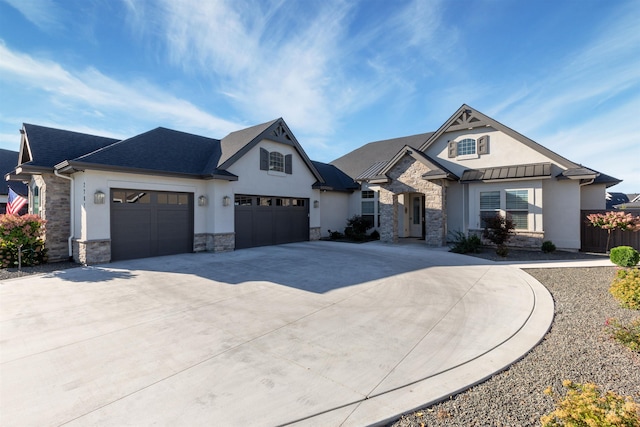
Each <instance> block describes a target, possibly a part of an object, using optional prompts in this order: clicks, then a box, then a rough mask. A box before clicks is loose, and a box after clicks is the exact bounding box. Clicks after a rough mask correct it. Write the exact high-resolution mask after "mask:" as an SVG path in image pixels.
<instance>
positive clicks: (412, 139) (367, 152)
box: [331, 132, 433, 179]
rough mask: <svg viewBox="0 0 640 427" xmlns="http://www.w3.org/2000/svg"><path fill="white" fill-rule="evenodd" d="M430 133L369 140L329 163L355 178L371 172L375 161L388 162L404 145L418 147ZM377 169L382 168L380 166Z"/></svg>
mask: <svg viewBox="0 0 640 427" xmlns="http://www.w3.org/2000/svg"><path fill="white" fill-rule="evenodd" d="M432 133H433V132H428V133H421V134H418V135H411V136H405V137H402V138H393V139H386V140H383V141H376V142H370V143H368V144H366V145H363V146H362V147H360V148H358V149H356V150H353V151H352V152H350V153H347V154H345V155H344V156H342V157H340V158H338V159H335V160H334V161H332V162H331V164H332V165H334V166H336V167H338V168H339V169H340V170H342V171H343V172H344V173H346V174H347V175H349V176H350V177H352V178H354V179H355V178H357V177H360V176H361V175H363V174H364V173H365V172H368V173H369V174H370V173H373V172H372V171H373V170H374V169H375V166H376V163H381V162H388V161H389V160H391V158H392V157H393V156H395V155H396V154H397V153H398V151H400V149H402V147H404V146H405V145H409V146H412V147H419V146H420V145H422V144H423V143H424V142H425V141H426V140H427V139H429V137H430V136H431V134H432ZM383 167H384V166H383ZM379 170H382V167H381V168H380V169H379Z"/></svg>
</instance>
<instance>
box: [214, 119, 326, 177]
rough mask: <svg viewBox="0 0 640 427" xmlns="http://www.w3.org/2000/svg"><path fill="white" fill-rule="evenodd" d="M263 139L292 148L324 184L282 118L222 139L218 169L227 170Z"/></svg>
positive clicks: (233, 133)
mask: <svg viewBox="0 0 640 427" xmlns="http://www.w3.org/2000/svg"><path fill="white" fill-rule="evenodd" d="M264 139H268V140H271V141H275V142H280V143H282V144H287V145H290V146H291V147H293V148H294V149H295V150H296V151H297V152H298V155H299V156H300V157H301V158H302V160H303V162H304V163H305V164H306V166H307V167H308V168H309V171H310V172H311V173H312V174H313V175H314V176H315V178H316V179H317V180H318V181H320V182H321V183H323V182H324V179H323V178H322V175H320V173H319V172H318V170H317V169H316V168H315V166H314V165H313V163H312V162H311V160H310V159H309V157H307V154H306V153H305V152H304V150H303V149H302V146H301V145H300V143H299V142H298V140H297V139H296V137H295V136H294V135H293V132H291V130H290V129H289V126H287V124H286V123H285V121H284V120H283V119H282V117H281V118H279V119H275V120H272V121H270V122H267V123H263V124H261V125H256V126H252V127H250V128H246V129H242V130H239V131H236V132H232V133H230V134H229V135H227V136H225V137H224V138H222V140H221V146H222V155H221V158H220V163H219V165H218V167H219V168H220V169H227V168H229V167H230V166H231V165H233V164H234V163H235V162H236V161H237V160H238V159H240V158H241V157H242V156H244V155H245V154H246V153H247V152H248V151H249V150H251V149H252V148H253V147H255V146H256V145H257V144H258V143H259V142H260V141H262V140H264Z"/></svg>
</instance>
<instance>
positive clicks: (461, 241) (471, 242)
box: [450, 230, 482, 254]
mask: <svg viewBox="0 0 640 427" xmlns="http://www.w3.org/2000/svg"><path fill="white" fill-rule="evenodd" d="M450 234H451V236H452V241H453V247H452V248H451V252H454V253H456V254H467V253H469V252H472V253H478V252H480V247H481V246H482V241H481V240H480V237H478V236H477V235H475V234H472V235H471V236H469V237H467V236H465V234H464V233H463V232H462V231H459V230H457V231H452V232H451V233H450Z"/></svg>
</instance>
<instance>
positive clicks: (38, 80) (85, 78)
mask: <svg viewBox="0 0 640 427" xmlns="http://www.w3.org/2000/svg"><path fill="white" fill-rule="evenodd" d="M0 77H2V79H3V80H4V81H9V80H11V81H15V82H19V83H21V84H22V85H24V86H26V87H28V88H31V89H36V90H42V91H44V92H46V93H47V94H48V95H49V97H50V99H49V100H48V101H49V102H51V103H53V104H57V105H58V106H61V107H64V106H68V105H69V104H71V106H70V110H71V111H70V114H76V115H77V114H78V111H88V112H89V113H91V114H93V115H96V116H98V117H99V116H100V115H103V116H106V115H109V114H111V115H117V116H122V115H128V116H131V117H136V118H138V119H139V120H140V121H142V120H146V121H152V122H158V121H160V122H161V123H162V124H163V125H166V126H179V127H180V128H181V129H185V128H188V129H199V130H205V131H208V132H210V133H211V134H212V135H215V136H220V135H226V133H228V132H231V131H233V130H237V129H238V128H241V127H242V125H239V124H237V123H233V122H230V121H228V120H225V119H221V118H219V117H216V116H213V115H211V114H210V113H207V112H205V111H203V110H201V109H199V108H198V107H196V106H195V105H193V104H191V103H190V102H188V101H186V100H184V99H180V98H178V97H176V96H174V95H173V94H171V93H168V92H166V91H163V90H161V89H159V88H157V87H155V86H153V85H151V84H149V83H147V82H146V81H144V80H138V81H133V82H130V83H127V84H124V83H121V82H118V81H116V80H114V79H112V78H110V77H108V76H105V75H104V74H102V73H101V72H99V71H98V70H96V69H93V68H87V69H85V70H82V71H77V70H67V69H65V68H64V67H63V66H61V65H60V64H58V63H56V62H53V61H50V60H44V59H37V58H34V57H31V56H29V55H26V54H23V53H19V52H14V51H12V50H10V49H9V48H8V47H7V46H6V45H5V44H4V43H2V42H0ZM103 133H104V132H103Z"/></svg>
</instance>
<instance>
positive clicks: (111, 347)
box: [0, 242, 553, 426]
mask: <svg viewBox="0 0 640 427" xmlns="http://www.w3.org/2000/svg"><path fill="white" fill-rule="evenodd" d="M552 319H553V300H552V298H551V295H550V294H549V292H548V291H547V290H546V289H545V288H544V287H543V286H542V285H541V284H540V283H539V282H538V281H536V280H535V279H533V278H532V277H531V276H529V275H528V274H526V273H524V272H523V271H521V270H519V269H517V268H513V267H509V266H500V265H496V264H495V263H492V262H488V261H484V260H481V259H477V258H472V257H467V256H462V255H456V254H451V253H448V252H444V251H441V250H429V249H428V248H426V247H423V246H418V245H411V246H397V245H385V244H381V243H373V244H363V245H355V244H345V243H335V242H306V243H295V244H290V245H282V246H276V247H265V248H254V249H246V250H241V251H236V252H232V253H224V254H185V255H177V256H170V257H161V258H150V259H143V260H134V261H126V262H119V263H113V264H109V265H105V266H102V267H93V268H91V267H88V268H78V269H72V270H65V271H61V272H57V273H53V274H48V275H42V276H38V277H33V276H30V277H25V278H21V279H15V280H10V281H5V282H0V414H1V415H0V423H2V425H7V426H10V425H96V424H101V425H152V424H160V425H200V424H211V423H212V422H214V423H215V424H220V425H248V424H251V425H266V426H273V425H288V424H299V425H318V426H331V425H336V426H338V425H345V426H352V425H353V426H362V425H369V424H376V423H382V422H384V421H386V420H389V419H393V418H395V417H397V416H399V415H400V414H402V413H404V412H408V411H410V410H412V409H414V408H418V407H422V406H425V405H427V404H430V403H432V402H436V401H438V400H441V399H444V398H447V397H448V396H450V395H452V394H455V393H457V392H459V391H461V390H464V389H466V388H468V387H470V386H472V385H474V384H476V383H478V382H481V381H483V380H484V379H486V378H488V377H490V376H491V375H492V374H494V373H495V372H497V371H500V370H503V369H504V368H506V367H507V366H509V365H510V364H512V363H513V362H514V361H516V360H518V359H520V358H521V357H522V356H524V355H525V354H526V353H527V352H528V351H529V350H530V349H531V348H533V347H534V346H535V345H536V344H537V343H538V342H539V341H540V340H541V339H542V338H543V337H544V335H545V333H546V332H547V331H548V329H549V327H550V325H551V321H552Z"/></svg>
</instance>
